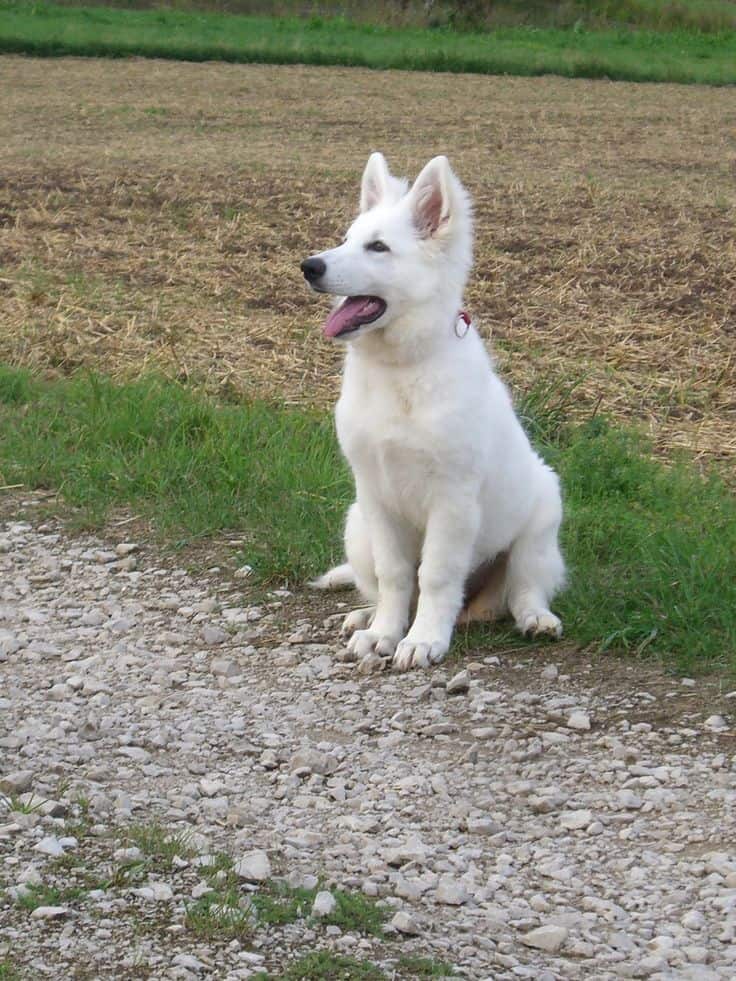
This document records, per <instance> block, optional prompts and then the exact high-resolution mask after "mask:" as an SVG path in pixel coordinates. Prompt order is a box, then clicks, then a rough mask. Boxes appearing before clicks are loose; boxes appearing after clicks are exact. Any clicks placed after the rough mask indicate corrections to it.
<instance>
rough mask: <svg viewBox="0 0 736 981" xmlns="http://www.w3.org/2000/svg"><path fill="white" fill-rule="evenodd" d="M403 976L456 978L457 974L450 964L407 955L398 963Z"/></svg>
mask: <svg viewBox="0 0 736 981" xmlns="http://www.w3.org/2000/svg"><path fill="white" fill-rule="evenodd" d="M396 966H397V967H398V968H399V970H401V972H402V974H409V975H411V976H412V977H415V978H454V977H456V974H455V972H454V970H453V968H452V966H451V965H450V964H447V963H445V961H438V960H434V959H433V958H430V957H415V956H412V955H411V954H405V955H404V956H402V957H400V958H399V959H398V961H397V962H396Z"/></svg>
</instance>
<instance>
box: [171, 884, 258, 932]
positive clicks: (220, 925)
mask: <svg viewBox="0 0 736 981" xmlns="http://www.w3.org/2000/svg"><path fill="white" fill-rule="evenodd" d="M184 926H185V927H186V928H187V930H189V931H191V933H193V934H195V935H196V936H198V937H203V938H205V939H208V940H213V939H218V938H219V939H230V940H240V939H243V938H244V937H248V936H250V935H251V934H252V933H253V930H254V927H255V922H254V918H253V915H252V913H251V911H250V909H249V908H247V906H246V907H245V908H244V907H243V906H241V896H240V893H239V892H238V890H237V888H235V887H228V888H224V889H223V888H217V889H214V890H213V891H212V892H208V893H207V894H206V895H204V896H201V897H200V898H199V899H197V900H195V901H194V902H193V903H188V904H187V908H186V913H185V914H184Z"/></svg>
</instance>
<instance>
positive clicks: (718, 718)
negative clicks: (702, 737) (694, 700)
mask: <svg viewBox="0 0 736 981" xmlns="http://www.w3.org/2000/svg"><path fill="white" fill-rule="evenodd" d="M703 725H704V726H705V728H706V729H713V730H715V731H718V730H719V729H728V722H726V720H725V719H724V718H723V716H722V715H709V716H708V718H707V719H706V720H705V722H704V723H703Z"/></svg>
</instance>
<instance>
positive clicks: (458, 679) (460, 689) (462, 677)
mask: <svg viewBox="0 0 736 981" xmlns="http://www.w3.org/2000/svg"><path fill="white" fill-rule="evenodd" d="M469 688H470V674H469V673H468V672H467V671H459V672H458V673H457V674H456V675H455V676H454V678H451V679H450V680H449V681H448V682H447V689H446V691H447V694H448V695H464V694H465V692H466V691H468V689H469Z"/></svg>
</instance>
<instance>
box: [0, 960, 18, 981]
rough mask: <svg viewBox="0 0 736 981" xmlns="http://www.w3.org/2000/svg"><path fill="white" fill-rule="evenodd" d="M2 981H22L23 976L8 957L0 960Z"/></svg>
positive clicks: (0, 979)
mask: <svg viewBox="0 0 736 981" xmlns="http://www.w3.org/2000/svg"><path fill="white" fill-rule="evenodd" d="M0 981H22V975H21V973H20V971H19V970H18V969H17V968H16V966H15V965H14V964H13V962H12V961H10V960H8V958H7V957H3V958H0Z"/></svg>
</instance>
